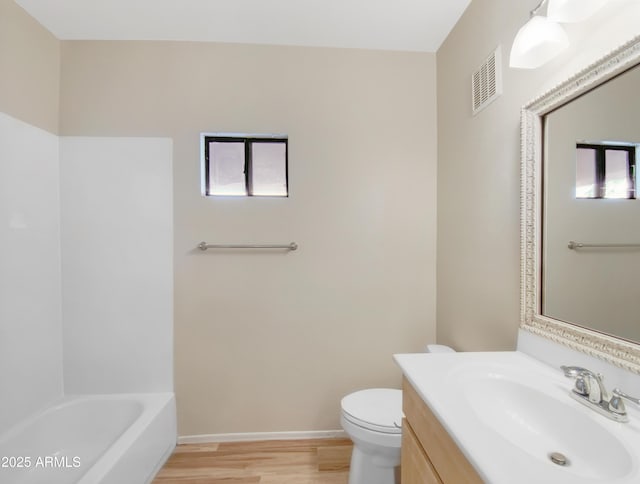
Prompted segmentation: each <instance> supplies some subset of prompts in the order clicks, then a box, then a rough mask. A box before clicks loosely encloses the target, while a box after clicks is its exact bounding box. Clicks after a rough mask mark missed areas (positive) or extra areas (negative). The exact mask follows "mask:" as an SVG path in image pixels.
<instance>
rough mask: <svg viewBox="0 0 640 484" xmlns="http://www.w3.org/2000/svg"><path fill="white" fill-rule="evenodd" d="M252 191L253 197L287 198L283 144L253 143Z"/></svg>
mask: <svg viewBox="0 0 640 484" xmlns="http://www.w3.org/2000/svg"><path fill="white" fill-rule="evenodd" d="M251 154H252V165H251V166H252V180H251V184H252V191H253V195H258V196H272V197H286V196H287V146H286V144H285V143H284V142H281V143H280V142H278V143H273V142H272V143H260V142H253V143H252V145H251Z"/></svg>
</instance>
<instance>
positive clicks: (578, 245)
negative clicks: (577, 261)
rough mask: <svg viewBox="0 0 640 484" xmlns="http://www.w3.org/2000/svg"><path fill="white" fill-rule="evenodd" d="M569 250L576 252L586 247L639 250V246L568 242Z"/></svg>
mask: <svg viewBox="0 0 640 484" xmlns="http://www.w3.org/2000/svg"><path fill="white" fill-rule="evenodd" d="M567 247H569V249H571V250H576V249H582V248H587V247H611V248H614V249H624V248H640V244H583V243H582V242H574V241H573V240H571V241H569V244H568V245H567Z"/></svg>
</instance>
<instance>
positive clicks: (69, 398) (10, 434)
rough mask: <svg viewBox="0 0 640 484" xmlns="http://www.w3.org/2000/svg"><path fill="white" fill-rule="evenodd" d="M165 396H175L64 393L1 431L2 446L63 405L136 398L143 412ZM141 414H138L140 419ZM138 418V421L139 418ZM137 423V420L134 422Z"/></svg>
mask: <svg viewBox="0 0 640 484" xmlns="http://www.w3.org/2000/svg"><path fill="white" fill-rule="evenodd" d="M161 396H164V397H165V398H166V399H170V398H173V397H174V394H173V393H170V392H159V393H105V394H78V395H63V396H60V397H58V398H55V399H53V400H51V401H49V403H48V404H46V405H44V406H42V407H41V408H40V409H38V410H36V411H35V412H33V413H32V414H30V415H29V416H27V417H26V418H24V419H22V420H20V421H19V422H16V423H15V424H14V425H13V426H11V427H9V428H8V429H6V430H5V431H4V432H2V433H0V446H2V445H3V444H5V443H7V442H8V441H10V440H11V439H12V438H14V437H15V436H17V435H18V434H20V433H21V432H22V431H23V430H24V429H25V428H27V427H28V426H29V425H31V424H32V423H33V422H35V421H36V420H38V419H39V418H41V417H42V416H44V415H46V414H48V413H53V412H54V411H56V410H59V409H61V408H63V407H66V406H69V405H74V404H77V403H81V402H83V401H88V400H135V401H137V402H140V403H142V405H143V410H142V413H144V411H145V410H146V408H147V405H148V403H149V402H150V401H153V398H154V397H155V398H160V397H161ZM139 418H140V416H138V419H139ZM138 419H136V422H137V420H138ZM134 424H135V422H134Z"/></svg>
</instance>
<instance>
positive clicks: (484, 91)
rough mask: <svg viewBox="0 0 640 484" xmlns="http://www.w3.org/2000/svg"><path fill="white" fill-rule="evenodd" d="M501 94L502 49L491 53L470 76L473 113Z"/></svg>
mask: <svg viewBox="0 0 640 484" xmlns="http://www.w3.org/2000/svg"><path fill="white" fill-rule="evenodd" d="M501 94H502V49H501V48H500V46H498V48H497V49H496V50H495V51H494V52H492V53H491V55H490V56H489V57H487V59H486V60H485V61H484V62H483V63H482V65H481V66H480V67H479V68H478V70H477V71H475V72H474V73H473V75H472V76H471V101H472V109H473V114H474V115H475V114H477V113H479V112H480V111H482V110H483V109H484V108H486V107H487V106H488V105H489V104H491V102H492V101H493V100H494V99H496V98H497V97H499V96H500V95H501Z"/></svg>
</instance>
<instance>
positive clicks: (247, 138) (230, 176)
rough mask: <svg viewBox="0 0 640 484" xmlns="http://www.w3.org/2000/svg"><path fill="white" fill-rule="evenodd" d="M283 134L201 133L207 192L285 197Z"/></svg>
mask: <svg viewBox="0 0 640 484" xmlns="http://www.w3.org/2000/svg"><path fill="white" fill-rule="evenodd" d="M287 141H288V139H287V136H286V135H235V134H215V135H203V136H202V143H203V147H202V148H203V149H202V153H203V193H204V195H206V196H240V197H287V196H289V186H288V159H287V152H288V149H287V148H288V145H287Z"/></svg>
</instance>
